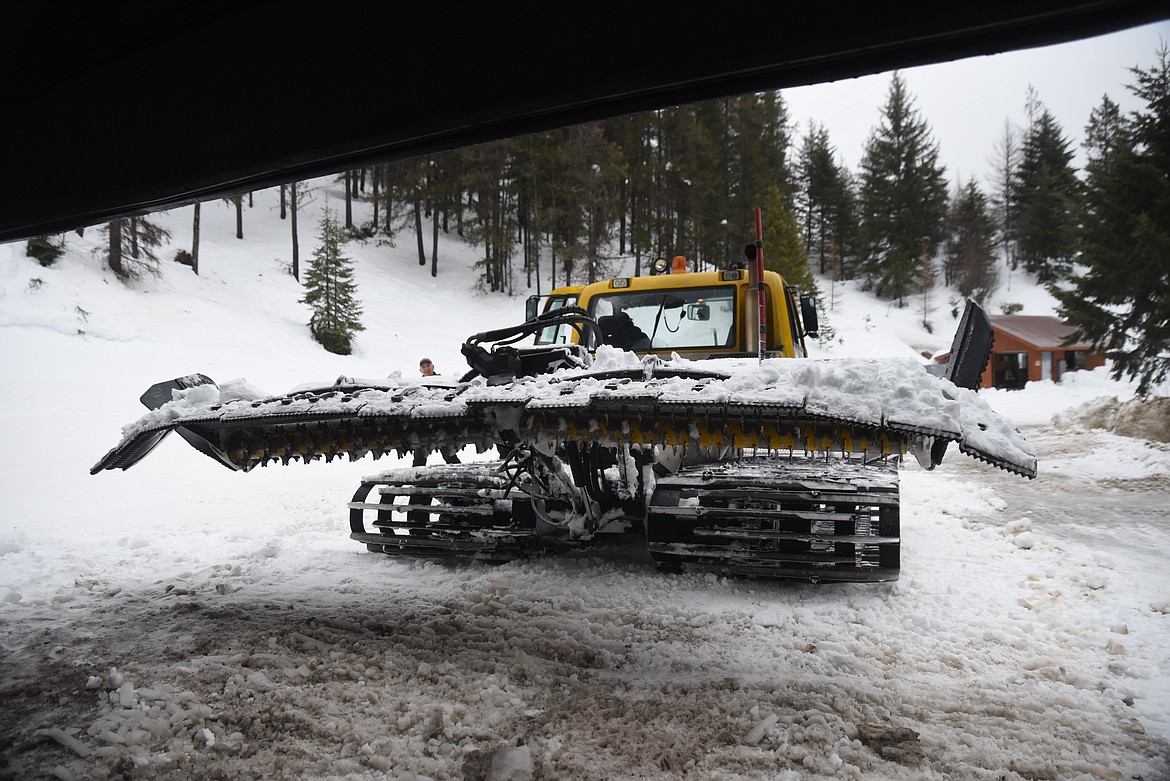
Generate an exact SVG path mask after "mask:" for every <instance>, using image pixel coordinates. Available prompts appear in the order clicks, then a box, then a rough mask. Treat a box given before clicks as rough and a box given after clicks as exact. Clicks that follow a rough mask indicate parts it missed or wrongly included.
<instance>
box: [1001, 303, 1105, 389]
mask: <svg viewBox="0 0 1170 781" xmlns="http://www.w3.org/2000/svg"><path fill="white" fill-rule="evenodd" d="M991 327H992V329H993V330H994V331H995V343H994V344H993V345H992V348H991V360H989V361H988V362H987V369H985V370H984V372H983V383H982V387H984V388H1022V387H1024V384H1025V383H1028V382H1039V381H1041V380H1052V381H1053V382H1059V381H1060V378H1061V377H1063V376H1064V374H1065V372H1071V371H1080V370H1081V369H1095V368H1097V367H1098V366H1104V365H1105V356H1104V355H1102V354H1101V353H1097V352H1093V346H1092V345H1091V344H1088V343H1082V342H1075V343H1073V344H1065V342H1066V341H1067V340H1068V338H1069V337H1070V336H1072V335H1073V334H1074V333H1075V331H1076V329H1074V328H1073V327H1072V326H1069V325H1066V324H1065V323H1063V322H1061V321H1060V320H1059V319H1057V318H1055V317H1047V316H1040V315H991Z"/></svg>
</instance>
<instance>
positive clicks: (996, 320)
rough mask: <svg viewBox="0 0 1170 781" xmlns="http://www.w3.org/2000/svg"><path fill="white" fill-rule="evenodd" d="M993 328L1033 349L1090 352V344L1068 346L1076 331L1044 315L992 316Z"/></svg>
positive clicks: (1078, 343)
mask: <svg viewBox="0 0 1170 781" xmlns="http://www.w3.org/2000/svg"><path fill="white" fill-rule="evenodd" d="M991 326H992V328H994V329H995V330H997V331H1003V332H1005V333H1009V334H1011V335H1012V336H1014V337H1016V338H1017V339H1020V340H1022V341H1024V342H1027V343H1028V344H1030V345H1032V346H1033V347H1037V348H1040V349H1044V350H1049V349H1052V350H1089V349H1092V347H1093V346H1092V345H1091V344H1089V343H1088V342H1081V341H1078V342H1074V343H1073V344H1068V345H1066V344H1065V343H1064V340H1065V339H1067V338H1068V337H1069V336H1070V335H1071V334H1073V333H1075V332H1076V329H1075V328H1073V327H1072V326H1070V325H1066V324H1065V323H1062V322H1061V321H1060V320H1058V319H1057V318H1055V317H1047V316H1043V315H991Z"/></svg>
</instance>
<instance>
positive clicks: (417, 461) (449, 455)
mask: <svg viewBox="0 0 1170 781" xmlns="http://www.w3.org/2000/svg"><path fill="white" fill-rule="evenodd" d="M418 371H419V373H420V374H421V375H422V376H424V377H437V376H438V375H439V373H438V372H437V371H435V364H434V362H433V361H431V359H430V358H423V359H422V360H421V361H419V362H418ZM439 453H440V454H441V455H442V456H443V460H444V461H446V462H447V463H448V464H461V463H463V462H462V461H460V460H459V456H457V455H455V453H454V452H452V450H451V448H449V447H447V446H446V445H443V446H442V447H440V448H439ZM427 455H429V453H428V451H427V450H426V449H425V448H421V447H420V448H419V449H418V450H415V451H414V464H413V466H425V465H426V463H427Z"/></svg>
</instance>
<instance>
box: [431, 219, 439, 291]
mask: <svg viewBox="0 0 1170 781" xmlns="http://www.w3.org/2000/svg"><path fill="white" fill-rule="evenodd" d="M431 217H433V220H432V222H431V276H432V277H437V276H439V210H438V209H435V210H434V211H433V212H431Z"/></svg>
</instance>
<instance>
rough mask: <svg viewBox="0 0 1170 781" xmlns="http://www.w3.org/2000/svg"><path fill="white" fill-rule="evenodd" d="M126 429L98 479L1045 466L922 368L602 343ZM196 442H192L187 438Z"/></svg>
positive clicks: (200, 404)
mask: <svg viewBox="0 0 1170 781" xmlns="http://www.w3.org/2000/svg"><path fill="white" fill-rule="evenodd" d="M173 395H174V399H173V400H172V401H171V402H169V403H167V404H164V405H162V406H160V407H159V408H158V409H155V410H152V411H151V412H149V413H147V414H146V415H145V416H143V417H142V418H141V419H140V420H138V421H137V422H136V423H134V424H132V425H130V426H127V427H126V428H125V429H124V430H123V435H124V436H123V439H122V441H121V442H120V443H119V444H118V445H117V446H116V447H114V448H113V449H112V450H111V451H110V452H109V453H107V454H106V455H105V456H104V457H103V458H102V459H101V460H100V461H98V463H97V464H95V465H94V467H93V468H92V469H91V472H92V473H97V472H99V471H102V470H105V469H127V468H129V467H130V466H133V464H134V463H136V462H137V461H138V460H139V459H141V458H142V457H143V456H145V455H146V454H147V453H148V452H149V451H150V450H151V449H152V448H153V447H154V446H155V445H157V444H158V442H159V441H160V440H161V439H162V437H163V436H165V434H166V433H167V432H169V431H171V430H179V431H180V433H181V434H182V435H183V436H184V437H185V438H186V439H187V440H188V442H193V444H195V446H196V447H198V448H199V449H200V450H201V451H202V452H204V453H206V454H208V455H210V456H212V457H214V458H216V460H219V461H221V462H222V463H224V464H225V465H227V466H229V467H230V468H233V469H238V470H241V471H245V472H246V471H249V470H251V469H253V468H254V467H256V466H258V465H267V464H271V463H279V464H288V463H290V462H292V461H304V462H309V461H316V460H320V459H324V460H326V461H331V460H332V459H334V458H339V457H342V456H346V457H348V458H350V459H351V460H352V459H358V458H362V457H364V456H366V455H373V456H374V457H378V456H381V455H383V454H386V453H398V454H400V455H405V454H406V453H408V452H411V451H413V450H415V449H418V448H420V447H421V448H427V449H437V448H439V447H440V446H448V447H454V448H462V447H464V446H467V445H475V446H476V447H477V448H479V449H481V450H487V449H490V448H492V447H495V446H497V445H500V444H503V443H506V444H509V445H514V444H517V443H530V444H533V445H535V446H537V447H545V448H553V447H555V446H556V445H558V444H559V443H564V442H587V443H596V444H602V445H631V446H643V447H645V446H652V445H676V446H683V447H686V446H688V445H696V446H699V445H701V446H728V447H734V448H756V449H760V450H767V451H773V452H779V453H808V454H816V453H826V454H835V455H844V456H857V457H860V458H863V459H864V458H871V457H882V456H887V455H892V454H900V453H905V452H912V453H913V454H914V455H915V456H916V457H917V458H918V459H919V461H920V462H922V463H923V464H924V465H926V466H928V467H929V466H933V464H934V463H937V459H932V453H934V452H941V449H939V448H937V447H936V445H937V444H938V443H941V442H956V443H958V445H959V448H960V450H961V452H963V453H965V454H967V455H970V456H973V457H975V458H977V459H980V460H983V461H985V462H987V463H990V464H993V465H995V466H998V467H1000V468H1002V469H1006V470H1008V471H1010V472H1014V473H1016V474H1019V475H1022V476H1024V477H1029V478H1031V477H1035V475H1036V456H1035V452H1034V451H1033V449H1032V448H1031V446H1030V445H1029V444H1028V443H1027V442H1026V441H1025V440H1024V438H1023V436H1022V435H1020V433H1019V431H1017V430H1016V428H1015V426H1013V425H1012V424H1011V422H1010V421H1008V420H1006V419H1005V418H1003V417H1001V416H999V415H998V414H997V413H995V412H994V411H993V410H992V409H991V408H990V407H989V406H988V405H987V404H986V402H984V401H983V400H982V399H980V398H979V397H978V396H977V395H976V394H975V393H974V392H973V391H970V390H967V389H965V388H959V387H957V386H956V385H955V384H954V383H952V382H950V381H949V380H946V379H942V378H938V377H935V376H932V375H931V374H929V373H928V372H927V371H926V370H925V369H924V368H922V367H921V366H920V365H919V364H917V363H915V362H912V361H889V360H882V361H878V360H870V359H832V360H791V359H782V358H781V359H768V360H765V361H762V362H756V361H750V360H748V361H735V360H729V359H722V360H712V361H686V360H682V359H676V360H670V361H662V360H659V359H656V358H652V357H651V358H647V359H644V360H643V359H639V358H638V357H637V356H636V355H634V354H633V353H629V352H626V351H622V350H616V349H612V348H609V347H605V346H603V347H602V348H600V349H599V350H598V354H597V360H596V361H595V362H594V364H593V365H592V366H591V367H590V369H589V370H587V371H581V370H574V369H564V370H560V371H556V372H553V373H550V374H542V375H538V376H533V377H522V378H518V379H516V380H514V381H512V382H508V383H504V384H489V383H487V382H485V381H482V380H475V381H472V382H466V383H458V384H455V385H453V386H450V385H447V386H434V385H432V386H427V385H420V384H408V383H395V382H393V381H372V382H365V381H358V380H352V379H348V378H341V379H339V380H338V382H336V383H334V384H332V385H327V386H324V387H314V388H309V389H305V390H300V391H298V392H295V393H291V394H288V395H285V396H277V397H268V398H240V397H238V395H237V394H233V393H221V392H219V389H218V388H217V386H215V385H214V384H211V385H207V384H203V385H199V386H197V387H194V388H190V389H188V390H176V391H175V392H174V394H173ZM184 432H186V433H184Z"/></svg>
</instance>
